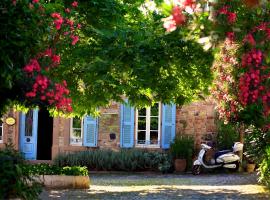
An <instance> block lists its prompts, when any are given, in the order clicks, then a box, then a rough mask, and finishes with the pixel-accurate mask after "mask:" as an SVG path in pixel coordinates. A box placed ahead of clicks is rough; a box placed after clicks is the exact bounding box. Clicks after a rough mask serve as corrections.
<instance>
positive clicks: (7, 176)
mask: <svg viewBox="0 0 270 200" xmlns="http://www.w3.org/2000/svg"><path fill="white" fill-rule="evenodd" d="M0 163H1V164H0V199H9V198H21V199H26V200H31V199H33V200H34V199H37V197H38V195H39V193H40V192H41V189H42V187H41V184H40V183H38V182H36V181H35V180H34V179H33V178H32V177H31V175H30V174H29V173H27V171H24V170H23V169H24V168H25V167H29V164H26V163H25V161H24V160H23V158H22V156H21V154H20V153H19V152H17V151H16V150H14V149H13V146H12V145H7V146H6V148H5V149H2V150H0Z"/></svg>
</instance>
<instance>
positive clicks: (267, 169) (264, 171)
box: [259, 146, 270, 187]
mask: <svg viewBox="0 0 270 200" xmlns="http://www.w3.org/2000/svg"><path fill="white" fill-rule="evenodd" d="M259 174H260V177H259V181H260V182H261V183H263V184H265V185H266V186H267V187H270V146H268V147H266V149H265V156H264V159H263V160H262V162H261V164H260V167H259Z"/></svg>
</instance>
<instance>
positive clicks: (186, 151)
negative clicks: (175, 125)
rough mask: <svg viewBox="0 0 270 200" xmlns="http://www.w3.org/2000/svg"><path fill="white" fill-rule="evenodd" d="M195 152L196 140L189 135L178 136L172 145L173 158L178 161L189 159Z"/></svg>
mask: <svg viewBox="0 0 270 200" xmlns="http://www.w3.org/2000/svg"><path fill="white" fill-rule="evenodd" d="M193 151H194V139H193V138H192V137H190V136H187V135H178V136H176V137H175V139H174V141H173V142H172V143H171V145H170V153H171V154H172V157H173V158H175V159H177V158H180V159H188V158H191V157H192V154H193Z"/></svg>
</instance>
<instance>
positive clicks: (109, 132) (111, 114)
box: [98, 102, 121, 150]
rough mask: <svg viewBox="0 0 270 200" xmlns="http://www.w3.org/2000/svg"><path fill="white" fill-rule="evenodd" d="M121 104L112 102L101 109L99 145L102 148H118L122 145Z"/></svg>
mask: <svg viewBox="0 0 270 200" xmlns="http://www.w3.org/2000/svg"><path fill="white" fill-rule="evenodd" d="M120 112H121V111H120V104H118V103H115V102H112V103H111V105H110V106H109V107H107V108H102V109H100V113H101V116H100V117H99V123H98V125H99V127H98V130H99V131H98V146H99V147H100V148H101V149H113V150H117V149H119V147H120Z"/></svg>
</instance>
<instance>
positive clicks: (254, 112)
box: [163, 0, 270, 127]
mask: <svg viewBox="0 0 270 200" xmlns="http://www.w3.org/2000/svg"><path fill="white" fill-rule="evenodd" d="M172 2H173V3H172V7H171V9H170V12H171V13H170V15H169V17H167V18H165V19H164V20H163V21H164V24H163V26H164V28H165V29H166V32H172V31H175V30H177V29H179V30H183V29H188V30H189V32H191V31H192V29H194V24H196V23H197V24H198V25H199V26H203V27H204V30H208V31H201V32H200V36H203V34H205V35H204V36H206V35H208V38H207V39H208V46H209V47H210V48H214V49H216V52H217V54H216V59H215V62H214V66H213V73H214V77H215V79H214V84H213V87H212V93H213V94H214V95H213V97H214V98H215V99H216V102H217V108H218V110H219V114H220V117H221V118H223V119H225V120H226V121H234V122H244V123H245V124H248V125H249V124H253V125H255V126H257V127H267V126H268V124H269V121H270V120H269V114H270V103H269V102H270V91H269V89H270V88H269V87H270V85H269V77H270V74H269V73H270V71H269V70H270V68H269V64H270V46H269V39H270V17H269V12H270V9H269V5H270V3H269V1H265V2H261V3H260V2H259V1H253V0H246V1H242V0H231V1H227V0H219V1H216V2H215V3H210V2H207V3H206V5H207V6H202V5H205V4H203V3H201V1H199V2H195V1H194V2H192V1H182V0H175V1H172ZM191 11H193V12H191ZM205 15H206V16H207V22H206V23H205V21H198V18H200V17H201V16H205ZM198 22H199V23H198ZM202 22H203V23H202ZM206 27H208V29H207V28H206ZM202 33H203V34H202Z"/></svg>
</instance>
